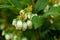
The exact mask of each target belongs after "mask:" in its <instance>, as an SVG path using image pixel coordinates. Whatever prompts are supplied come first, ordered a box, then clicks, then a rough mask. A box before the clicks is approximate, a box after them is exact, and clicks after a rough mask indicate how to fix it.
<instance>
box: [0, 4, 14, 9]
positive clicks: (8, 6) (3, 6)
mask: <svg viewBox="0 0 60 40" xmlns="http://www.w3.org/2000/svg"><path fill="white" fill-rule="evenodd" d="M0 8H13V7H12V6H11V5H0Z"/></svg>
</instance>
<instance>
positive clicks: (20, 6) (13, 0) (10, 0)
mask: <svg viewBox="0 0 60 40" xmlns="http://www.w3.org/2000/svg"><path fill="white" fill-rule="evenodd" d="M8 1H9V2H10V3H11V4H12V5H13V6H15V7H16V8H18V9H20V8H22V5H21V3H20V2H19V1H18V0H8Z"/></svg>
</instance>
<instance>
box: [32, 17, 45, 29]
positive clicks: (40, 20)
mask: <svg viewBox="0 0 60 40" xmlns="http://www.w3.org/2000/svg"><path fill="white" fill-rule="evenodd" d="M32 22H33V24H34V28H35V29H37V28H39V27H41V26H42V24H43V22H44V19H43V17H39V16H34V17H33V18H32Z"/></svg>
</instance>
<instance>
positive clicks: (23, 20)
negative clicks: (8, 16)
mask: <svg viewBox="0 0 60 40" xmlns="http://www.w3.org/2000/svg"><path fill="white" fill-rule="evenodd" d="M33 16H37V14H32V13H31V12H30V11H29V12H25V11H24V10H21V11H20V12H19V15H18V17H17V18H16V19H13V22H12V25H13V26H15V28H16V29H17V30H22V31H25V30H26V29H32V21H31V20H32V17H33Z"/></svg>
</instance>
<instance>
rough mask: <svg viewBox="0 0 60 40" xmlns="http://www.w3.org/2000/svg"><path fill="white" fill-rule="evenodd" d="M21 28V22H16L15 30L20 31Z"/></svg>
mask: <svg viewBox="0 0 60 40" xmlns="http://www.w3.org/2000/svg"><path fill="white" fill-rule="evenodd" d="M21 28H22V21H21V20H18V21H17V24H16V29H20V30H21Z"/></svg>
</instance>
